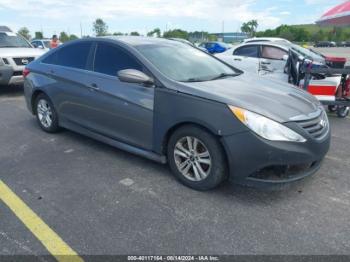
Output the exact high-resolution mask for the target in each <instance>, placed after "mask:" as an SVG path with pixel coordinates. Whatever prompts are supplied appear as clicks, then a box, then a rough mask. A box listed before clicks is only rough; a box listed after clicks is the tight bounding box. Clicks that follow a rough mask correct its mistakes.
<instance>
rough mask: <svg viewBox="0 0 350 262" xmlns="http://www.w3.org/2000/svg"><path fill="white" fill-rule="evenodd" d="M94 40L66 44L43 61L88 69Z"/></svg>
mask: <svg viewBox="0 0 350 262" xmlns="http://www.w3.org/2000/svg"><path fill="white" fill-rule="evenodd" d="M91 45H92V42H80V43H76V44H71V45H68V46H64V47H62V48H60V49H59V50H57V51H56V52H54V53H53V54H51V55H50V56H48V57H46V58H45V59H44V60H43V63H46V64H54V65H60V66H67V67H72V68H78V69H86V65H87V61H88V57H89V53H90V49H91Z"/></svg>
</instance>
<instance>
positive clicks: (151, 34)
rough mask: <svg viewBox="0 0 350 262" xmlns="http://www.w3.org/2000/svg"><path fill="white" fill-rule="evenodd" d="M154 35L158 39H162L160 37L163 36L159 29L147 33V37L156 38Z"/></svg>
mask: <svg viewBox="0 0 350 262" xmlns="http://www.w3.org/2000/svg"><path fill="white" fill-rule="evenodd" d="M154 34H155V35H156V36H157V37H160V35H161V32H160V29H159V28H155V29H153V30H152V31H151V32H148V33H147V36H154Z"/></svg>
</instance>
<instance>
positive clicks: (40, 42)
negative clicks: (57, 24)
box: [30, 39, 51, 51]
mask: <svg viewBox="0 0 350 262" xmlns="http://www.w3.org/2000/svg"><path fill="white" fill-rule="evenodd" d="M50 42H51V40H50V39H34V40H32V41H31V42H30V43H31V44H32V46H34V47H35V48H40V49H43V50H45V51H49V50H50V49H51V48H50Z"/></svg>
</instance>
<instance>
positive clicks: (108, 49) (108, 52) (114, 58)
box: [94, 43, 143, 76]
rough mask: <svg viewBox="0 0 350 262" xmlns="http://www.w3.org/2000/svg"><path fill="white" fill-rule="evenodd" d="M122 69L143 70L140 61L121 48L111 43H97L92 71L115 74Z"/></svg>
mask: <svg viewBox="0 0 350 262" xmlns="http://www.w3.org/2000/svg"><path fill="white" fill-rule="evenodd" d="M124 69H136V70H139V71H143V70H142V66H141V65H140V63H138V62H137V61H136V59H135V58H134V57H132V56H131V55H129V54H128V53H127V52H125V51H123V50H122V49H121V48H119V47H117V46H115V45H113V44H106V43H98V45H97V50H96V55H95V63H94V71H95V72H99V73H102V74H106V75H111V76H117V72H118V71H120V70H124Z"/></svg>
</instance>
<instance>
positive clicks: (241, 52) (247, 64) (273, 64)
mask: <svg viewBox="0 0 350 262" xmlns="http://www.w3.org/2000/svg"><path fill="white" fill-rule="evenodd" d="M288 51H289V48H288V47H286V46H282V45H278V44H275V43H272V42H271V43H270V42H253V43H243V44H241V45H238V46H236V47H234V48H232V49H229V50H227V51H225V52H223V53H220V54H216V55H215V56H216V57H218V58H219V59H220V60H223V61H224V62H226V63H228V64H230V65H232V66H234V67H237V68H238V69H242V70H243V71H248V72H251V73H257V74H261V73H264V71H282V72H283V69H284V66H285V65H286V61H287V59H288Z"/></svg>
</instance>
